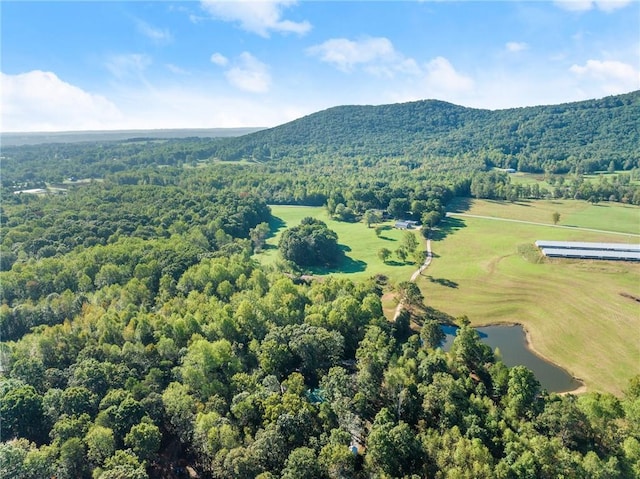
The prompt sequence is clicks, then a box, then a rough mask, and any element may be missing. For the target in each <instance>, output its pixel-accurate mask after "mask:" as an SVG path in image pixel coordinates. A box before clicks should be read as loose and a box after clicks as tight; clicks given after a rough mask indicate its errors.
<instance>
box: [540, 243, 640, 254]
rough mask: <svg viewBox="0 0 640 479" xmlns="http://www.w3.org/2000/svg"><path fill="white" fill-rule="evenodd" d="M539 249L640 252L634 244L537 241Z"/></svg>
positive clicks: (638, 246)
mask: <svg viewBox="0 0 640 479" xmlns="http://www.w3.org/2000/svg"><path fill="white" fill-rule="evenodd" d="M536 246H537V247H538V248H543V249H547V248H552V249H563V250H576V249H577V250H597V251H620V252H640V244H638V243H636V244H632V243H588V242H584V241H547V240H538V241H536Z"/></svg>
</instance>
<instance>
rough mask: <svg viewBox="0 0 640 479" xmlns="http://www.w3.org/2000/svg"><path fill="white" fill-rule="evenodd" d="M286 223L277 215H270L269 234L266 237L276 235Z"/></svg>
mask: <svg viewBox="0 0 640 479" xmlns="http://www.w3.org/2000/svg"><path fill="white" fill-rule="evenodd" d="M286 225H287V224H286V223H285V222H284V221H283V220H282V219H281V218H278V217H277V216H272V217H271V220H269V229H270V231H269V235H268V236H267V238H273V237H274V236H275V235H277V234H278V233H279V232H280V230H281V229H283V228H284V227H285V226H286Z"/></svg>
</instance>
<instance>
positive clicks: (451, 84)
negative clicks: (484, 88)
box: [425, 57, 474, 96]
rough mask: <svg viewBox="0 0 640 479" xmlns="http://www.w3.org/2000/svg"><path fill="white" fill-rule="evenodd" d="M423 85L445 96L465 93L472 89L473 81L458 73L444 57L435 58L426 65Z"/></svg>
mask: <svg viewBox="0 0 640 479" xmlns="http://www.w3.org/2000/svg"><path fill="white" fill-rule="evenodd" d="M425 83H426V84H427V86H428V87H429V88H430V89H432V90H434V91H439V92H442V93H444V94H446V95H447V96H449V95H450V94H452V93H466V92H469V91H471V90H472V89H473V87H474V82H473V79H472V78H470V77H468V76H465V75H463V74H461V73H458V72H457V71H456V69H455V68H454V67H453V65H452V64H451V62H449V60H447V59H446V58H444V57H436V58H434V59H433V60H431V61H430V62H429V63H428V64H427V65H426V76H425Z"/></svg>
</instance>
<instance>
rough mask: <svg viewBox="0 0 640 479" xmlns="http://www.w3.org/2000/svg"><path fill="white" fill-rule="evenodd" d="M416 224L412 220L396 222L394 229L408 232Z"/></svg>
mask: <svg viewBox="0 0 640 479" xmlns="http://www.w3.org/2000/svg"><path fill="white" fill-rule="evenodd" d="M417 224H418V222H417V221H412V220H402V221H396V228H398V229H399V230H410V229H413V228H415V227H416V226H417Z"/></svg>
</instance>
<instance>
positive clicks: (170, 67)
mask: <svg viewBox="0 0 640 479" xmlns="http://www.w3.org/2000/svg"><path fill="white" fill-rule="evenodd" d="M165 66H166V67H167V70H169V71H170V72H171V73H175V74H176V75H191V72H190V71H189V70H185V69H184V68H182V67H179V66H178V65H174V64H173V63H167V64H165Z"/></svg>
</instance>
